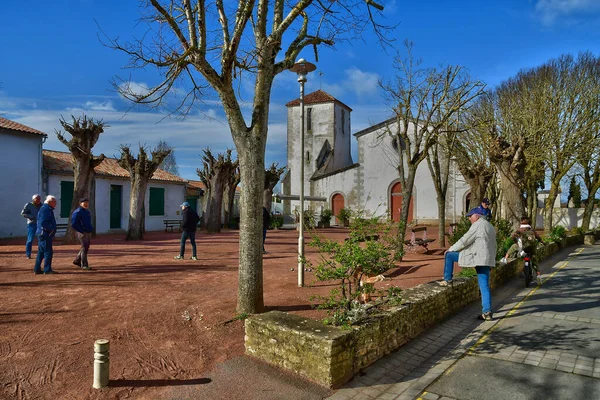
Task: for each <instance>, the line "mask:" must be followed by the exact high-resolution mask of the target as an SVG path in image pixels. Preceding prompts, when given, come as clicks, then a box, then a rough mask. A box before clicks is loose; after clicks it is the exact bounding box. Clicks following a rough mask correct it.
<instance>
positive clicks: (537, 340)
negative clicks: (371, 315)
mask: <svg viewBox="0 0 600 400" xmlns="http://www.w3.org/2000/svg"><path fill="white" fill-rule="evenodd" d="M570 251H572V253H570V254H569V253H568V252H569V249H567V250H564V251H562V252H559V253H557V254H555V255H554V256H553V257H551V258H549V259H547V260H545V261H544V262H543V263H542V264H541V269H542V272H543V274H544V282H543V284H542V286H540V287H536V286H535V284H533V285H534V286H533V288H530V289H525V288H524V287H523V286H524V285H523V280H521V279H515V280H513V281H511V282H509V283H507V284H506V285H505V286H503V287H502V288H501V289H500V290H497V291H495V292H494V293H493V304H494V309H496V310H497V311H496V312H495V314H494V321H489V322H481V321H478V320H476V319H475V318H476V316H477V314H478V313H479V312H480V304H478V303H475V304H472V305H471V306H469V307H467V308H466V309H465V310H463V311H461V312H460V313H458V314H456V315H455V316H453V317H451V318H450V319H448V320H446V321H445V322H443V323H441V324H439V325H438V326H436V327H435V328H433V329H431V330H429V331H428V332H426V333H424V334H423V335H421V336H419V337H418V338H416V339H414V340H413V341H411V342H410V343H409V344H407V345H405V346H403V347H402V348H400V349H399V350H398V351H397V352H394V353H392V354H390V355H388V356H386V357H385V358H383V359H381V360H379V361H378V362H376V363H375V364H373V365H371V366H370V367H369V368H367V369H366V370H365V371H364V373H363V375H362V376H357V377H355V378H354V379H353V380H352V381H351V382H350V383H349V384H348V385H347V386H346V387H345V388H342V389H340V390H338V391H337V392H336V393H335V394H334V395H332V396H331V397H329V399H332V400H345V399H355V400H356V399H386V400H391V399H398V400H413V399H428V400H435V399H440V400H442V399H443V400H453V399H456V400H470V399H473V400H475V399H477V400H479V399H481V400H486V399H494V400H502V399H511V400H513V399H544V400H552V399H557V400H558V399H561V400H562V399H572V398H581V399H599V398H600V335H599V334H598V333H599V332H600V297H599V296H600V246H598V245H595V246H592V247H577V248H571V249H570ZM521 288H522V290H521Z"/></svg>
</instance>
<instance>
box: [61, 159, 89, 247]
mask: <svg viewBox="0 0 600 400" xmlns="http://www.w3.org/2000/svg"><path fill="white" fill-rule="evenodd" d="M74 158H75V157H74ZM73 174H74V185H73V201H72V202H71V212H69V222H68V225H67V232H66V233H65V237H64V238H63V243H64V244H76V243H78V241H77V238H76V236H75V229H73V227H72V226H71V215H72V214H73V211H75V210H76V209H77V207H79V199H81V198H83V197H87V198H89V197H90V188H91V182H92V180H93V179H94V167H93V160H91V159H90V158H88V157H84V158H80V159H77V160H74V163H73ZM89 200H90V201H94V199H89Z"/></svg>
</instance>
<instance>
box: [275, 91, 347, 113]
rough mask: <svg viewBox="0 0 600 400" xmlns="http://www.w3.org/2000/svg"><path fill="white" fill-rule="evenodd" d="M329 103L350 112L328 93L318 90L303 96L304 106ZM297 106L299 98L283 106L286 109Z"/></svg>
mask: <svg viewBox="0 0 600 400" xmlns="http://www.w3.org/2000/svg"><path fill="white" fill-rule="evenodd" d="M331 102H334V103H339V104H341V105H342V106H344V107H346V108H347V109H349V110H350V111H352V109H351V108H350V107H348V106H347V105H346V104H344V103H342V102H341V101H339V100H338V99H336V98H335V97H333V96H332V95H330V94H329V93H327V92H324V91H322V90H320V89H319V90H317V91H316V92H312V93H309V94H307V95H305V96H304V104H305V105H306V104H319V103H331ZM299 105H300V98H297V99H296V100H292V101H290V102H289V103H287V104H286V105H285V106H286V107H295V106H299Z"/></svg>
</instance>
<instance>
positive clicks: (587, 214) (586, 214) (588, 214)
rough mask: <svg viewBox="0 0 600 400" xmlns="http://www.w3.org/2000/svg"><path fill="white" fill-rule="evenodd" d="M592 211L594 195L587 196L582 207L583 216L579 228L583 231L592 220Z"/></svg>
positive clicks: (588, 228)
mask: <svg viewBox="0 0 600 400" xmlns="http://www.w3.org/2000/svg"><path fill="white" fill-rule="evenodd" d="M593 212H594V197H590V196H588V201H587V203H586V205H585V208H584V209H583V218H582V220H581V228H582V229H583V230H584V231H586V232H587V231H589V230H590V222H591V220H592V213H593Z"/></svg>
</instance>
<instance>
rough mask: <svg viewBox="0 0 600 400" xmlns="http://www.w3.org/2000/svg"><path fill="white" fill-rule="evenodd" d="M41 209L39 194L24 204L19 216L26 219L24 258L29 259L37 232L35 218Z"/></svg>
mask: <svg viewBox="0 0 600 400" xmlns="http://www.w3.org/2000/svg"><path fill="white" fill-rule="evenodd" d="M41 207H42V197H41V196H40V195H39V194H34V195H33V196H31V202H29V203H27V204H25V206H24V207H23V211H21V215H22V216H23V217H25V218H27V241H26V242H25V257H27V258H29V259H31V248H32V247H33V238H34V237H35V231H36V230H37V216H38V212H39V211H40V208H41Z"/></svg>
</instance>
